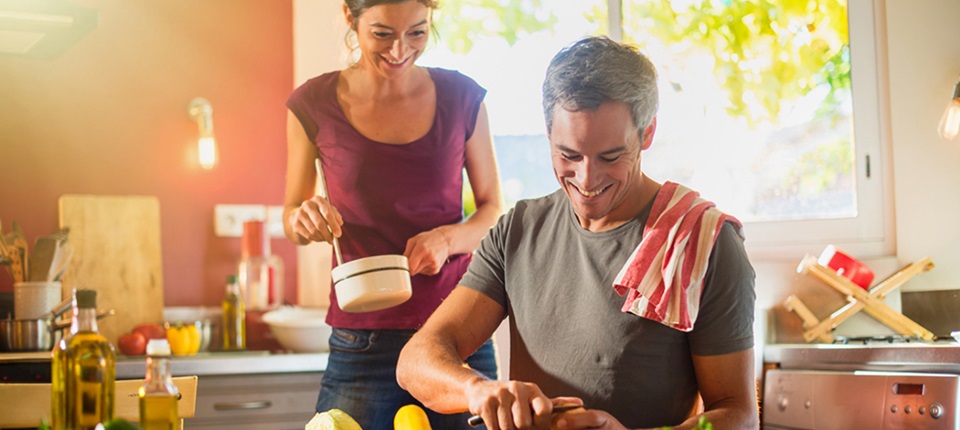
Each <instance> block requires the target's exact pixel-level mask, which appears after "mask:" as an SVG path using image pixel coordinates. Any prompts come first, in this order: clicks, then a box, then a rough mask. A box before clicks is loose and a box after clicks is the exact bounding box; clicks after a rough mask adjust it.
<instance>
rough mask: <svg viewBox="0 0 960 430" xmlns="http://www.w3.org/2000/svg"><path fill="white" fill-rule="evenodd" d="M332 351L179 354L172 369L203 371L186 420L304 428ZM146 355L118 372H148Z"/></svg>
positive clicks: (201, 425)
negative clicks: (192, 410) (192, 409)
mask: <svg viewBox="0 0 960 430" xmlns="http://www.w3.org/2000/svg"><path fill="white" fill-rule="evenodd" d="M327 358H328V354H326V353H316V354H271V353H268V352H266V351H242V352H214V353H201V354H197V355H196V356H189V357H174V359H173V360H172V361H171V363H170V371H171V372H172V373H173V374H174V375H175V376H176V375H197V376H198V378H199V381H198V384H197V406H196V412H195V414H194V417H193V418H190V419H187V420H185V422H184V425H185V427H186V428H188V429H202V430H220V429H223V430H226V429H233V430H247V429H250V430H253V429H256V430H262V429H270V430H285V429H296V430H300V429H302V428H303V427H304V425H306V423H307V422H308V421H310V418H312V417H313V415H314V407H315V405H316V402H317V393H319V392H320V378H321V377H322V376H323V371H324V370H326V367H327ZM144 370H145V364H144V361H143V360H142V359H127V360H121V361H119V362H118V363H117V378H118V379H122V378H125V377H136V376H137V375H143V372H144Z"/></svg>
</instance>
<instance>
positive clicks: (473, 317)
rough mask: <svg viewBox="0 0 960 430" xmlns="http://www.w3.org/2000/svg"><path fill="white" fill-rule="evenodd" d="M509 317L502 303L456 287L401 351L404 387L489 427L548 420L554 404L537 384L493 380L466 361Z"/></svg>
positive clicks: (399, 378)
mask: <svg viewBox="0 0 960 430" xmlns="http://www.w3.org/2000/svg"><path fill="white" fill-rule="evenodd" d="M504 315H505V310H504V308H503V306H501V305H500V304H499V303H497V302H496V301H495V300H493V299H491V298H489V297H487V296H486V295H484V294H482V293H480V292H478V291H475V290H472V289H470V288H467V287H463V286H460V287H457V288H456V289H454V290H453V292H451V293H450V295H449V296H448V297H447V298H446V300H444V301H443V304H441V305H440V307H439V308H437V310H436V311H435V312H434V313H433V315H432V316H430V319H428V320H427V322H426V324H424V325H423V328H421V329H420V330H418V331H417V333H416V334H415V335H414V336H413V338H411V339H410V341H409V342H407V345H406V346H404V347H403V351H401V352H400V360H399V362H398V363H397V382H398V383H399V384H400V387H401V388H403V389H405V390H407V391H409V392H410V394H411V395H413V397H415V398H417V400H420V401H421V402H423V404H424V405H425V406H426V407H428V408H430V409H432V410H434V411H437V412H440V413H456V412H463V411H467V410H469V411H470V412H473V413H474V414H477V415H480V416H481V417H482V418H483V419H484V422H485V423H487V426H488V427H489V428H494V429H495V428H498V427H497V425H496V424H494V423H499V428H513V427H514V426H516V427H520V428H527V427H529V426H530V425H531V424H532V423H537V424H543V423H545V422H546V421H548V420H549V418H550V412H551V411H552V409H553V407H552V403H551V401H550V399H548V398H547V397H546V396H544V394H543V393H542V392H541V391H540V389H539V388H538V387H537V386H536V385H534V384H530V383H524V382H518V381H507V382H501V381H491V380H489V379H487V378H485V377H484V376H483V375H481V374H480V373H479V372H476V371H474V370H472V369H470V368H469V367H466V366H465V365H464V360H465V359H466V357H468V356H469V355H470V354H472V353H473V352H474V351H476V350H477V348H479V347H480V346H481V345H482V344H483V343H484V342H486V340H487V339H489V338H490V336H491V335H493V332H494V331H495V330H496V329H497V326H499V325H500V322H501V321H502V320H503V318H504ZM491 424H493V426H492V427H491Z"/></svg>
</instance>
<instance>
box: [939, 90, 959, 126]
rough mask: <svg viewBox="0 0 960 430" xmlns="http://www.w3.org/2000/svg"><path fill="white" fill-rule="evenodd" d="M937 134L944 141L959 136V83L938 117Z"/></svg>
mask: <svg viewBox="0 0 960 430" xmlns="http://www.w3.org/2000/svg"><path fill="white" fill-rule="evenodd" d="M937 133H938V134H939V135H940V137H942V138H944V139H946V140H953V139H954V138H956V137H957V134H960V82H957V85H956V86H955V87H954V88H953V98H951V99H950V103H948V104H947V108H946V109H945V110H944V111H943V116H942V117H940V124H939V125H937Z"/></svg>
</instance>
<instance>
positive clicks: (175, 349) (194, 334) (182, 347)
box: [167, 324, 201, 355]
mask: <svg viewBox="0 0 960 430" xmlns="http://www.w3.org/2000/svg"><path fill="white" fill-rule="evenodd" d="M200 340H201V339H200V330H199V329H197V326H195V325H193V324H189V325H183V324H177V325H175V326H171V327H170V328H168V329H167V342H170V352H171V353H172V354H173V355H193V354H196V353H197V351H199V350H200Z"/></svg>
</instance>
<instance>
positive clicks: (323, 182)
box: [313, 158, 343, 266]
mask: <svg viewBox="0 0 960 430" xmlns="http://www.w3.org/2000/svg"><path fill="white" fill-rule="evenodd" d="M313 165H314V166H315V167H316V169H317V177H318V178H320V182H319V184H320V189H319V190H317V191H319V192H320V197H323V199H324V200H326V201H327V203H330V197H329V196H328V195H327V179H326V178H324V177H323V167H322V166H320V159H319V158H316V159H314V160H313ZM327 230H328V231H329V230H330V225H329V224H327ZM330 235H331V236H333V232H332V231H330ZM333 254H334V255H335V256H336V257H337V265H338V266H339V265H341V264H343V257H342V256H341V255H340V241H338V240H337V237H336V236H333Z"/></svg>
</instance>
